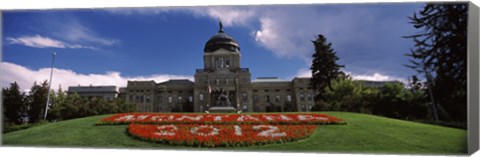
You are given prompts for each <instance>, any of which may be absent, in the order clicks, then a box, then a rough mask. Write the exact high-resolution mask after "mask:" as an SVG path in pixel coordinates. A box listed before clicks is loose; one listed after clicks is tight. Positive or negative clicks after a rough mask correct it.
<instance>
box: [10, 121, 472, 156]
mask: <svg viewBox="0 0 480 157" xmlns="http://www.w3.org/2000/svg"><path fill="white" fill-rule="evenodd" d="M323 113H326V114H328V115H331V116H336V117H338V118H342V119H344V120H345V121H346V122H347V123H348V124H347V125H321V126H319V127H317V129H316V131H315V133H314V134H313V135H312V136H311V137H310V138H308V139H305V140H302V141H298V142H291V143H285V144H271V145H263V146H251V147H238V148H193V147H181V146H170V145H166V144H158V143H150V142H145V141H140V140H135V139H133V138H132V137H130V136H128V135H127V134H126V128H127V125H101V126H96V125H95V122H97V121H98V120H99V119H100V118H103V117H107V116H108V115H103V116H94V117H87V118H80V119H74V120H69V121H62V122H57V123H50V124H46V125H41V126H37V127H33V128H29V129H26V130H20V131H16V132H10V133H7V134H4V135H3V136H2V140H3V141H2V142H3V144H4V145H8V146H55V147H88V148H145V149H152V148H153V149H200V150H206V149H208V150H225V149H228V150H240V151H269V152H273V151H282V152H340V153H341V152H349V153H386V154H391V153H395V154H403V153H405V154H466V153H467V131H466V130H461V129H454V128H447V127H441V126H435V125H429V124H421V123H415V122H409V121H402V120H396V119H390V118H384V117H378V116H372V115H365V114H357V113H345V112H323Z"/></svg>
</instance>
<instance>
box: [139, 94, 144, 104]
mask: <svg viewBox="0 0 480 157" xmlns="http://www.w3.org/2000/svg"><path fill="white" fill-rule="evenodd" d="M140 102H142V103H143V102H145V99H144V96H143V95H141V96H140Z"/></svg>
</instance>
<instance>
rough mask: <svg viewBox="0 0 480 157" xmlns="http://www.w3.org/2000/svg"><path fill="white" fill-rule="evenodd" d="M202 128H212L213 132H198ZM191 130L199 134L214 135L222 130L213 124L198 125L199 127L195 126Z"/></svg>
mask: <svg viewBox="0 0 480 157" xmlns="http://www.w3.org/2000/svg"><path fill="white" fill-rule="evenodd" d="M201 128H210V129H212V131H211V132H209V133H207V134H205V133H202V132H198V130H199V129H201ZM190 132H191V133H192V134H194V135H199V136H214V135H218V133H219V132H220V129H218V128H215V127H213V126H211V125H202V126H198V127H193V128H192V129H191V130H190Z"/></svg>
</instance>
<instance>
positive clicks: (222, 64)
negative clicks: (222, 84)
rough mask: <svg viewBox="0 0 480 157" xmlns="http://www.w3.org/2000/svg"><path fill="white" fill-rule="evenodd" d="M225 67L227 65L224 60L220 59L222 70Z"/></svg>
mask: <svg viewBox="0 0 480 157" xmlns="http://www.w3.org/2000/svg"><path fill="white" fill-rule="evenodd" d="M224 66H225V63H224V61H223V58H220V68H223V67H224Z"/></svg>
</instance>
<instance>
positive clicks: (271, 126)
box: [97, 113, 345, 147]
mask: <svg viewBox="0 0 480 157" xmlns="http://www.w3.org/2000/svg"><path fill="white" fill-rule="evenodd" d="M97 124H98V125H120V124H128V125H129V126H128V133H129V134H130V135H131V136H133V137H135V138H138V139H141V140H146V141H152V142H159V143H167V144H173V145H187V146H199V147H219V146H224V147H231V146H234V147H236V146H250V145H262V144H268V143H283V142H291V141H296V140H299V139H304V138H307V137H309V136H310V135H311V134H312V133H313V132H314V131H315V128H316V127H317V125H321V124H345V122H343V121H342V120H341V119H338V118H336V117H332V116H328V115H325V114H317V113H315V114H160V113H122V114H116V115H113V116H110V117H107V118H103V119H101V120H100V121H98V122H97Z"/></svg>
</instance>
